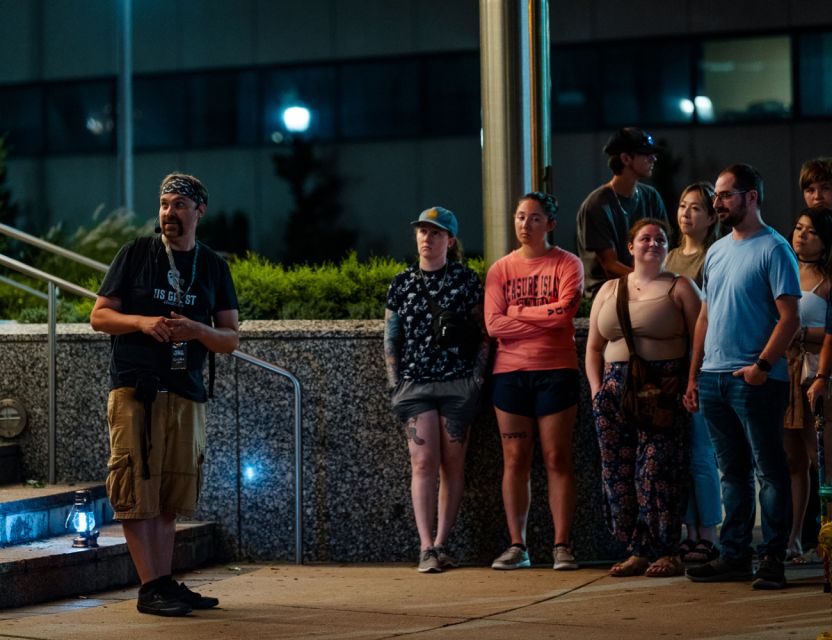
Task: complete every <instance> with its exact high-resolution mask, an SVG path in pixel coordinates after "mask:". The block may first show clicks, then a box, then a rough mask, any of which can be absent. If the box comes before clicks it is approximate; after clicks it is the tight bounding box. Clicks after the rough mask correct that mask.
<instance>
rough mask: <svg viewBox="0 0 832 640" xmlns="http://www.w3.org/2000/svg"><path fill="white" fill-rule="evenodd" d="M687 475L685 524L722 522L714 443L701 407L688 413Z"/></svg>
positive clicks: (714, 524) (707, 525) (694, 525)
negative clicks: (688, 478)
mask: <svg viewBox="0 0 832 640" xmlns="http://www.w3.org/2000/svg"><path fill="white" fill-rule="evenodd" d="M690 478H691V483H690V492H689V493H688V510H687V513H686V514H685V518H684V522H685V524H687V525H689V526H692V527H697V526H699V527H715V526H716V525H718V524H719V523H720V522H722V498H721V496H720V495H719V474H718V473H717V471H716V455H715V454H714V445H713V443H712V442H711V434H710V433H709V432H708V423H707V422H706V421H705V417H704V416H703V415H702V412H701V411H697V412H696V413H693V414H691V416H690Z"/></svg>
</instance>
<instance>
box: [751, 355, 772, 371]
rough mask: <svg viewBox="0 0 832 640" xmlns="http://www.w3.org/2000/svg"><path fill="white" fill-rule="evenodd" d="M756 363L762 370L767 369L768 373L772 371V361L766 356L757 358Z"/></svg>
mask: <svg viewBox="0 0 832 640" xmlns="http://www.w3.org/2000/svg"><path fill="white" fill-rule="evenodd" d="M754 364H756V365H757V367H758V368H759V369H760V371H765V372H766V373H768V372H769V371H771V363H770V362H769V361H768V360H766V359H765V358H757V362H755V363H754Z"/></svg>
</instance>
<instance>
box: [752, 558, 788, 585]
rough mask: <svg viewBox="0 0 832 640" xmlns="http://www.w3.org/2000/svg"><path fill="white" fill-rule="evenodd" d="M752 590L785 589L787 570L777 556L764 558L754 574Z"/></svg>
mask: <svg viewBox="0 0 832 640" xmlns="http://www.w3.org/2000/svg"><path fill="white" fill-rule="evenodd" d="M751 588H752V589H785V588H786V570H785V569H784V567H783V562H782V561H781V560H780V559H779V558H777V557H775V556H769V555H766V556H763V557H762V558H760V564H759V565H757V572H756V573H755V574H754V582H752V583H751Z"/></svg>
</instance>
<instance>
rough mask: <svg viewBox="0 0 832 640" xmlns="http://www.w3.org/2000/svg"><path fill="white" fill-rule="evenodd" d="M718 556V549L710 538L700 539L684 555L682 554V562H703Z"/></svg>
mask: <svg viewBox="0 0 832 640" xmlns="http://www.w3.org/2000/svg"><path fill="white" fill-rule="evenodd" d="M718 557H719V549H717V548H716V546H714V543H713V542H711V541H710V540H700V541H699V542H697V543H696V546H695V547H694V548H693V549H691V551H690V552H688V553H687V554H685V555H682V562H696V563H699V564H704V563H706V562H710V561H711V560H716V559H717V558H718Z"/></svg>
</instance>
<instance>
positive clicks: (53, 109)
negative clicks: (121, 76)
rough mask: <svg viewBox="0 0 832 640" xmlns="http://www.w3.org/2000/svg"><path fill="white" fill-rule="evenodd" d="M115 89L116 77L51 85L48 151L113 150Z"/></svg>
mask: <svg viewBox="0 0 832 640" xmlns="http://www.w3.org/2000/svg"><path fill="white" fill-rule="evenodd" d="M115 89H116V84H115V81H114V80H110V81H105V80H97V81H92V82H83V83H82V82H78V83H73V84H57V85H51V86H49V85H47V88H46V123H47V137H46V149H47V151H48V152H55V153H63V152H72V153H76V152H79V151H113V150H114V149H115V146H116V116H115V103H116V100H115Z"/></svg>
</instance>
